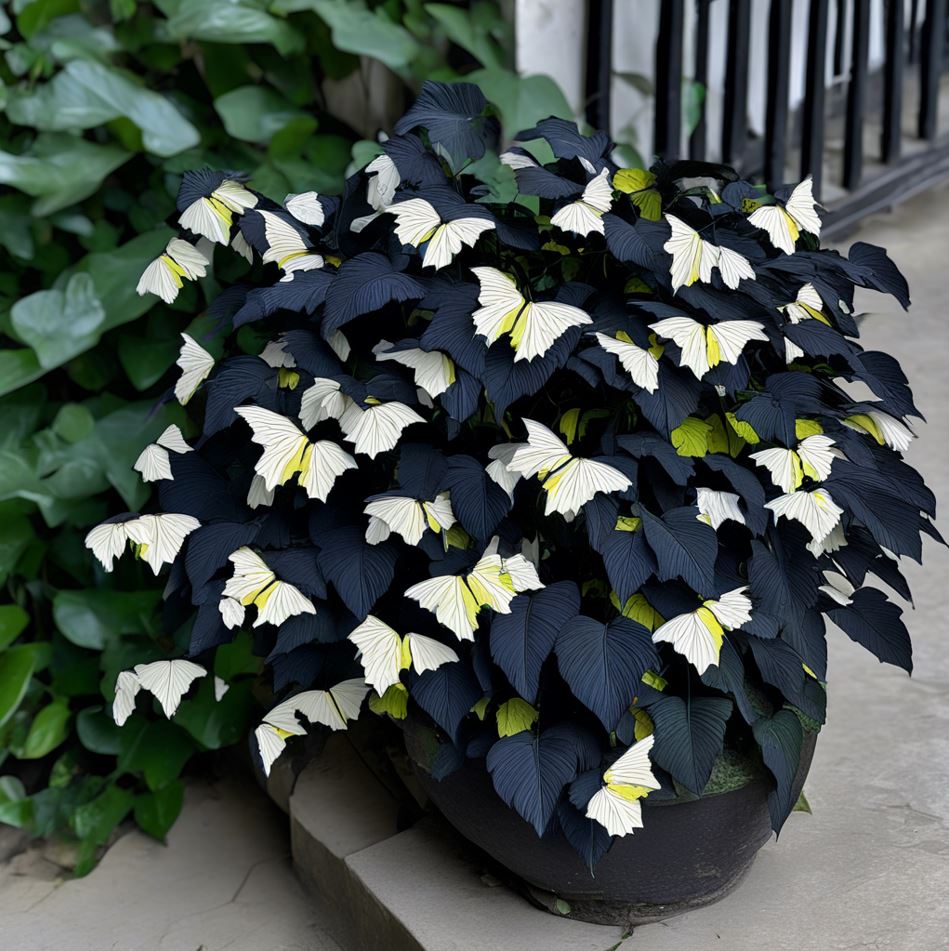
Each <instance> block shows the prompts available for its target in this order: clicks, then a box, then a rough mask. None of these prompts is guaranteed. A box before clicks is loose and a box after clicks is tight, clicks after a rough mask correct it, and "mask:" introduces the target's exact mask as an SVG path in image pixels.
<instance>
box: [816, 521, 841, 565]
mask: <svg viewBox="0 0 949 951" xmlns="http://www.w3.org/2000/svg"><path fill="white" fill-rule="evenodd" d="M846 544H847V535H846V533H845V532H844V529H843V526H842V525H840V524H839V523H838V524H837V525H835V526H834V527H833V528H832V529H831V530H830V533H829V534H828V535H827V536H826V537H824V538H822V539H821V540H820V541H818V542H815V541H814V540H813V539H812V540H811V541H809V542H808V543H807V550H808V551H809V552H810V553H811V554H812V555H813V556H814V557H815V558H820V556H821V555H826V554H828V553H830V552H835V551H838V550H839V549H841V548H843V547H844V546H845V545H846Z"/></svg>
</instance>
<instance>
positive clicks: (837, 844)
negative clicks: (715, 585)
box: [0, 186, 949, 951]
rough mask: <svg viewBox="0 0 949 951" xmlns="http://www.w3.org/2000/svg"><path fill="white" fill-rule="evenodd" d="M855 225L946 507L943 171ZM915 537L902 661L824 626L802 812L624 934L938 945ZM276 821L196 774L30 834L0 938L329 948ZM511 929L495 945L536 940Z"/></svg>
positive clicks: (946, 654) (936, 635) (145, 949)
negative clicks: (172, 814)
mask: <svg viewBox="0 0 949 951" xmlns="http://www.w3.org/2000/svg"><path fill="white" fill-rule="evenodd" d="M859 237H860V238H862V239H865V240H868V241H873V242H874V243H878V244H882V245H884V246H886V247H887V248H889V250H890V253H891V255H892V256H893V258H894V259H895V260H896V261H897V263H898V264H899V265H900V266H901V267H902V268H903V270H904V271H905V272H906V274H907V277H908V278H909V281H910V286H911V289H912V295H913V300H914V305H913V308H912V310H911V312H910V316H908V317H907V316H905V315H903V314H902V313H901V312H900V311H899V310H898V308H896V307H895V305H893V306H890V305H889V304H881V302H880V301H878V300H877V299H876V297H875V296H869V295H868V296H867V297H866V298H865V299H864V300H863V302H862V303H863V305H864V306H866V307H867V308H873V309H875V312H876V313H877V314H878V315H879V316H873V317H870V318H869V319H868V320H867V322H866V324H865V325H864V326H865V330H864V338H865V345H866V346H867V347H872V348H877V349H882V350H887V351H889V352H891V353H893V354H894V355H896V356H897V357H898V358H899V359H900V360H901V361H902V362H903V366H904V368H905V369H906V371H907V372H908V374H909V376H910V379H911V382H912V383H913V384H914V388H915V390H916V394H917V403H918V405H919V406H920V408H921V410H922V411H923V412H924V413H926V414H927V415H928V417H929V420H930V421H929V423H928V424H925V425H921V426H920V427H919V433H920V436H921V439H920V440H919V441H918V442H917V443H915V444H914V446H913V447H912V449H911V451H910V461H911V462H913V463H914V464H915V465H916V466H917V467H919V468H920V469H921V470H922V472H923V474H924V475H925V477H926V479H927V481H928V483H929V485H930V486H931V487H932V488H933V490H934V491H935V492H936V494H937V496H938V497H939V498H940V499H941V500H942V503H943V505H945V506H949V412H947V407H949V317H947V304H949V284H947V280H946V279H947V276H949V275H947V270H949V255H947V250H949V186H946V187H943V188H941V189H939V190H936V191H934V192H930V193H928V194H926V195H924V196H921V197H919V198H917V199H915V200H914V201H913V202H911V203H910V204H908V205H906V206H905V207H904V208H902V209H900V210H899V211H897V212H896V213H895V214H893V215H890V216H884V217H878V218H876V219H874V220H873V221H871V222H869V223H867V224H866V225H865V226H864V228H863V230H862V231H861V233H860V235H859ZM847 243H848V244H849V242H847ZM884 315H885V316H884ZM942 527H943V531H944V533H945V532H946V529H947V525H946V524H945V523H943V524H942ZM924 550H925V557H926V560H927V562H926V566H925V568H920V567H919V566H916V565H913V564H909V565H907V566H906V573H907V575H908V577H909V580H910V582H911V584H912V585H913V589H914V594H915V597H916V603H917V605H918V607H917V608H916V610H915V611H911V612H910V613H909V616H908V618H907V620H908V624H909V627H910V629H911V631H912V633H913V637H914V641H915V645H916V650H915V659H916V673H915V675H914V676H913V677H912V679H909V678H907V677H906V675H905V674H903V673H902V672H901V671H899V670H896V669H895V668H891V667H885V666H882V665H880V664H878V663H877V662H876V660H875V659H874V658H873V657H872V656H871V655H870V654H868V653H867V652H866V651H864V650H863V649H862V648H859V647H857V645H855V644H853V643H851V642H850V641H849V639H847V638H846V637H845V636H844V635H843V634H839V633H838V634H837V635H836V636H834V637H832V638H831V647H830V673H829V677H830V692H829V696H830V702H829V716H828V724H827V726H826V728H825V730H824V732H823V733H822V735H821V739H820V741H819V743H818V745H817V754H816V756H815V759H814V765H813V768H812V770H811V776H810V779H809V780H808V783H807V787H806V792H807V796H808V799H809V800H810V803H811V806H812V807H813V810H814V811H813V815H805V814H800V813H798V814H794V815H793V816H792V817H791V818H790V820H789V821H788V824H787V826H786V827H785V830H784V832H783V833H782V836H781V841H780V843H771V844H769V845H768V846H766V847H765V848H764V850H763V851H762V853H761V855H760V857H759V859H758V861H757V863H756V864H755V866H754V868H753V869H752V871H751V874H750V876H749V877H748V878H747V880H746V881H745V882H744V883H743V884H742V885H741V887H740V888H739V889H738V890H737V891H736V892H735V893H733V894H732V895H731V896H729V897H728V898H726V899H725V900H723V901H721V902H720V903H718V904H717V905H714V906H711V907H709V908H706V909H704V910H700V911H696V912H692V913H690V914H688V915H683V916H681V917H679V918H674V919H672V920H670V921H668V922H665V923H663V924H658V925H648V926H645V927H642V928H638V929H636V932H635V934H634V935H633V936H632V937H630V938H628V939H627V940H626V941H624V942H623V943H622V949H623V951H708V949H715V948H722V949H727V951H856V949H863V948H866V949H871V951H873V949H876V951H940V949H949V649H947V648H949V632H947V629H946V621H945V612H944V610H943V604H944V600H945V598H946V596H947V593H949V552H947V551H946V550H945V549H943V548H940V547H938V546H936V545H935V544H932V543H931V542H929V540H928V539H927V540H926V543H925V545H924ZM286 827H287V821H286V818H285V817H284V816H282V815H281V814H280V813H278V812H277V811H276V809H274V808H272V807H271V806H270V805H269V804H268V803H267V802H266V801H265V800H263V798H262V797H261V796H260V795H259V794H258V793H257V791H256V790H255V789H244V788H238V787H236V786H234V785H231V786H224V787H204V786H195V787H192V788H191V790H190V792H189V796H188V799H187V803H186V808H185V812H184V814H183V816H182V818H181V820H180V822H179V823H178V825H177V826H176V827H175V828H174V830H173V831H172V833H171V835H170V838H169V846H168V848H164V847H162V846H160V845H158V844H157V843H154V842H152V841H151V840H149V839H146V838H145V837H143V836H141V835H139V834H137V833H131V834H129V835H127V836H125V837H123V838H122V839H120V840H119V841H118V842H117V843H116V844H115V845H114V846H113V847H112V848H111V849H110V850H109V852H108V853H107V854H106V856H105V858H104V859H103V861H102V863H101V864H100V865H99V867H98V868H97V869H96V870H95V871H94V872H93V873H92V874H91V875H89V876H88V877H87V878H85V879H82V880H80V881H65V882H64V881H62V880H61V879H58V878H56V877H55V874H54V872H55V870H54V869H53V868H52V867H51V866H50V865H49V863H47V862H45V861H44V860H43V859H42V858H40V857H39V856H38V853H35V852H34V853H27V855H25V856H20V857H18V858H16V859H14V860H13V861H12V862H11V863H8V864H7V865H6V866H4V867H2V868H0V946H2V947H3V948H11V949H13V948H15V949H17V951H47V949H50V951H52V949H56V951H109V949H115V951H199V949H203V951H218V949H224V948H228V949H232V951H324V949H326V951H338V949H337V948H336V946H335V945H334V944H333V942H332V941H331V940H330V939H329V938H328V937H327V936H326V935H325V933H324V932H323V931H322V930H321V928H320V925H319V922H318V921H316V920H315V919H314V912H313V910H312V909H313V905H312V903H311V901H310V900H309V899H308V898H307V897H306V895H305V894H304V893H303V891H302V890H301V888H300V887H299V885H298V884H297V882H296V880H295V879H294V877H293V875H292V872H291V870H290V867H289V864H288V860H287V854H288V843H287V833H286ZM444 914H445V916H446V928H450V927H451V924H450V922H451V915H452V911H451V908H445V909H444ZM536 914H537V915H542V914H543V913H542V912H536ZM545 923H546V924H549V919H547V920H546V921H545ZM570 924H571V923H570V922H563V925H564V926H565V928H566V927H568V926H569V925H570ZM521 928H522V929H523V933H519V934H516V935H515V934H511V936H510V943H509V944H508V945H507V946H506V947H505V948H504V949H500V948H499V949H498V951H508V949H510V951H543V949H542V948H539V947H537V946H536V942H535V941H534V940H533V938H532V932H531V931H530V929H527V928H524V926H523V919H522V925H521ZM535 933H536V932H535ZM612 933H613V932H612V931H611V930H610V929H605V930H604V942H603V945H604V947H603V951H606V949H607V948H608V947H609V946H610V945H611V944H613V943H614V941H615V939H613V938H612V937H610V936H611V935H612ZM453 947H457V944H454V945H453ZM359 951H362V949H359ZM366 951H370V949H366ZM465 951H467V949H465ZM471 951H494V949H493V948H487V947H484V946H483V945H482V943H481V942H477V943H476V944H473V945H472V946H471Z"/></svg>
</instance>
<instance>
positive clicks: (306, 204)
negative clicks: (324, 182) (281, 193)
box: [283, 192, 326, 228]
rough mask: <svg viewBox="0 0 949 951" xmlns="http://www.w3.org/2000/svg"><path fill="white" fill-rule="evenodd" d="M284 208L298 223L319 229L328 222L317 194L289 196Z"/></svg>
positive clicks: (284, 202)
mask: <svg viewBox="0 0 949 951" xmlns="http://www.w3.org/2000/svg"><path fill="white" fill-rule="evenodd" d="M283 206H284V208H286V209H287V211H289V212H290V214H291V215H293V217H294V218H296V219H297V221H302V222H303V224H305V225H312V226H313V227H315V228H319V227H320V225H322V224H323V222H324V221H325V220H326V212H325V211H324V210H323V205H322V203H321V202H320V199H319V196H318V195H317V193H316V192H302V193H301V194H299V195H293V194H291V195H287V197H286V198H285V199H284V200H283Z"/></svg>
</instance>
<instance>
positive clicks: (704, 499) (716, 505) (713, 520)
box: [695, 488, 745, 531]
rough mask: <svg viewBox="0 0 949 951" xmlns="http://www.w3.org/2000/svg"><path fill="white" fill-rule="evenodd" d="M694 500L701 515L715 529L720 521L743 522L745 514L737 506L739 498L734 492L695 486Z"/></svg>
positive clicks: (742, 523)
mask: <svg viewBox="0 0 949 951" xmlns="http://www.w3.org/2000/svg"><path fill="white" fill-rule="evenodd" d="M695 494H696V501H695V504H696V506H697V507H698V510H699V512H700V513H701V516H703V519H704V521H706V522H708V524H709V525H711V526H712V528H714V529H715V530H716V531H718V528H719V526H720V525H721V524H722V522H727V521H732V522H738V524H739V525H744V524H745V516H744V514H743V513H742V511H741V508H740V506H739V504H738V503H739V498H738V496H737V495H736V494H735V493H734V492H718V491H716V490H715V489H705V488H696V490H695Z"/></svg>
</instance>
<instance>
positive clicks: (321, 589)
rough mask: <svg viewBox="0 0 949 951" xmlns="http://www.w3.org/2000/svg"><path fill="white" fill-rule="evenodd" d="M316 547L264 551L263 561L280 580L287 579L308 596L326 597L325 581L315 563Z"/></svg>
mask: <svg viewBox="0 0 949 951" xmlns="http://www.w3.org/2000/svg"><path fill="white" fill-rule="evenodd" d="M317 556H318V549H316V548H312V547H307V548H288V549H286V550H285V551H266V552H264V556H263V557H264V561H266V562H267V565H268V566H269V567H270V569H271V571H273V572H274V574H276V576H277V577H278V578H279V579H280V580H281V581H288V582H289V583H290V584H292V585H295V586H296V587H297V588H299V589H300V590H301V591H302V592H303V593H304V594H305V595H306V596H307V597H308V598H319V599H320V600H322V599H324V598H325V597H326V582H325V581H324V580H323V576H322V574H320V568H319V564H318V563H317Z"/></svg>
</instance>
